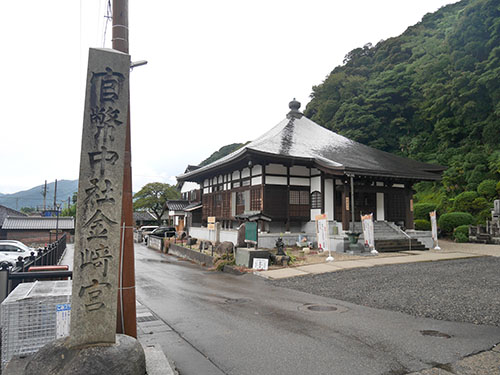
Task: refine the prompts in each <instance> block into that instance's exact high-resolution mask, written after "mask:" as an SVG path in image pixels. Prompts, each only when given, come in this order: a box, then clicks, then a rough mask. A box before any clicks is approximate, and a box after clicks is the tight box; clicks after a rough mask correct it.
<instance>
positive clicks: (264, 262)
mask: <svg viewBox="0 0 500 375" xmlns="http://www.w3.org/2000/svg"><path fill="white" fill-rule="evenodd" d="M268 266H269V259H265V258H253V266H252V268H253V269H254V270H263V271H267V267H268Z"/></svg>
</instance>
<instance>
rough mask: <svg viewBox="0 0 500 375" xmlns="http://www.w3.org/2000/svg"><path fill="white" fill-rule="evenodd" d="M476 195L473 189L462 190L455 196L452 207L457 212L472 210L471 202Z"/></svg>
mask: <svg viewBox="0 0 500 375" xmlns="http://www.w3.org/2000/svg"><path fill="white" fill-rule="evenodd" d="M477 197H478V195H477V193H476V192H475V191H464V192H463V193H460V194H458V195H457V197H456V198H455V205H454V206H453V208H454V209H455V211H457V212H472V202H474V199H476V198H477Z"/></svg>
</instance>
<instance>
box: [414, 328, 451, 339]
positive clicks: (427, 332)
mask: <svg viewBox="0 0 500 375" xmlns="http://www.w3.org/2000/svg"><path fill="white" fill-rule="evenodd" d="M420 333H421V334H422V335H424V336H432V337H442V338H445V339H449V338H451V336H450V335H448V334H447V333H443V332H439V331H434V330H432V329H427V330H423V331H420Z"/></svg>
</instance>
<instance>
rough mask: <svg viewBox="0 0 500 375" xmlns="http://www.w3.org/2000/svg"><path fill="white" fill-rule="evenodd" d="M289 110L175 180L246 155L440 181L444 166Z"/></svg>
mask: <svg viewBox="0 0 500 375" xmlns="http://www.w3.org/2000/svg"><path fill="white" fill-rule="evenodd" d="M292 112H293V111H292ZM292 112H290V113H289V115H288V116H287V118H285V119H284V120H283V121H281V122H280V123H279V124H278V125H276V126H275V127H273V128H272V129H271V130H269V131H268V132H267V133H265V134H263V135H262V136H260V137H259V138H257V139H255V140H254V141H252V142H250V143H249V144H247V145H246V146H244V147H242V148H240V149H238V150H236V151H234V152H233V153H231V154H229V155H227V156H225V157H223V158H221V159H219V160H216V161H214V162H213V163H210V164H208V165H206V166H204V167H201V168H199V169H196V170H194V171H189V172H186V173H184V174H183V175H181V176H178V177H177V179H178V180H181V181H196V180H197V177H198V176H208V175H210V174H212V173H217V170H218V169H219V168H221V167H223V165H224V164H227V163H230V162H232V161H233V160H240V159H242V158H243V157H244V156H245V155H246V154H258V155H263V156H267V157H269V158H272V157H273V156H274V157H281V158H291V159H294V160H301V159H302V160H304V161H305V162H313V163H314V164H315V165H316V166H317V167H320V168H321V169H324V170H331V171H332V172H335V173H338V172H341V173H353V174H356V175H371V176H384V177H398V178H409V179H419V180H439V179H440V176H441V173H442V171H443V170H445V169H446V168H445V167H443V166H440V165H433V164H427V163H422V162H419V161H416V160H413V159H408V158H404V157H400V156H397V155H394V154H390V153H388V152H384V151H380V150H377V149H375V148H372V147H369V146H366V145H363V144H361V143H358V142H355V141H352V140H350V139H348V138H346V137H344V136H341V135H340V134H337V133H334V132H332V131H330V130H328V129H326V128H324V127H322V126H320V125H318V124H316V123H315V122H313V121H311V120H310V119H308V118H307V117H305V116H303V115H302V114H301V113H300V112H295V113H293V114H292ZM259 121H260V120H259ZM212 171H214V172H212ZM193 177H194V179H193ZM198 179H199V178H198Z"/></svg>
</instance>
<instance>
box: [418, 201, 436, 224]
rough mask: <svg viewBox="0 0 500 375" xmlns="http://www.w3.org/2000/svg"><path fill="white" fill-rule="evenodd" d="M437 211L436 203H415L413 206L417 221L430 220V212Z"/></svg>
mask: <svg viewBox="0 0 500 375" xmlns="http://www.w3.org/2000/svg"><path fill="white" fill-rule="evenodd" d="M435 209H436V205H435V204H434V203H415V204H414V205H413V214H414V215H415V219H422V220H429V212H431V211H434V210H435Z"/></svg>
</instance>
